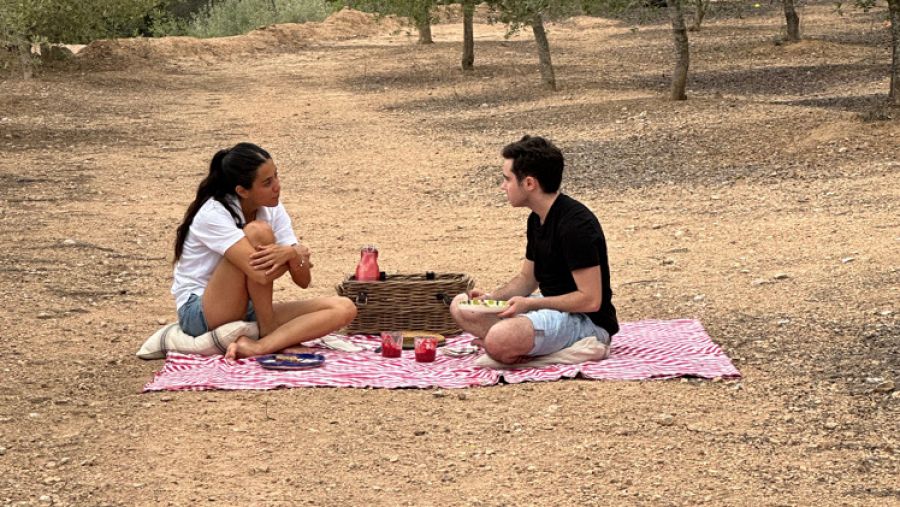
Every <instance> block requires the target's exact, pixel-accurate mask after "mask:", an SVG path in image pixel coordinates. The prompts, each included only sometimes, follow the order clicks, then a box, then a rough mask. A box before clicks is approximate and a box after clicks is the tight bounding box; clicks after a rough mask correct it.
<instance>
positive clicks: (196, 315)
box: [178, 294, 256, 336]
mask: <svg viewBox="0 0 900 507" xmlns="http://www.w3.org/2000/svg"><path fill="white" fill-rule="evenodd" d="M244 320H246V321H250V322H255V321H256V311H254V310H253V301H248V302H247V315H245V316H244ZM178 325H179V326H181V330H182V331H184V332H185V333H187V334H189V335H191V336H200V335H201V334H203V333H205V332H207V331H209V326H208V325H207V324H206V316H204V315H203V300H202V299H201V298H200V296H198V295H196V294H191V297H189V298H188V300H187V301H185V303H184V304H183V305H181V307H180V308H178Z"/></svg>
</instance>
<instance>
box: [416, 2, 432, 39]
mask: <svg viewBox="0 0 900 507" xmlns="http://www.w3.org/2000/svg"><path fill="white" fill-rule="evenodd" d="M416 28H418V29H419V44H434V39H433V38H432V37H431V2H422V10H421V11H420V12H419V13H418V14H417V15H416Z"/></svg>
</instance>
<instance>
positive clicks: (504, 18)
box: [488, 0, 559, 90]
mask: <svg viewBox="0 0 900 507" xmlns="http://www.w3.org/2000/svg"><path fill="white" fill-rule="evenodd" d="M558 3H559V2H556V3H554V4H551V1H550V0H491V1H489V2H488V5H490V6H491V7H492V8H494V9H496V10H497V12H498V20H499V21H501V22H503V23H506V24H507V25H508V26H509V31H510V33H512V32H515V31H518V30H520V29H521V28H522V27H525V26H530V27H531V31H532V33H533V34H534V42H535V44H536V45H537V53H538V61H539V62H540V69H541V82H542V83H543V85H544V86H546V87H547V88H549V89H551V90H556V76H555V74H554V71H553V61H552V60H551V58H550V40H549V39H548V38H547V30H546V29H545V28H544V16H545V15H546V13H547V12H548V11H549V10H550V9H551V7H555V6H557V4H558Z"/></svg>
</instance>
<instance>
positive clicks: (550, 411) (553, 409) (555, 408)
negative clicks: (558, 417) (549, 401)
mask: <svg viewBox="0 0 900 507" xmlns="http://www.w3.org/2000/svg"><path fill="white" fill-rule="evenodd" d="M558 411H559V405H550V406H549V407H547V413H548V414H555V413H556V412H558Z"/></svg>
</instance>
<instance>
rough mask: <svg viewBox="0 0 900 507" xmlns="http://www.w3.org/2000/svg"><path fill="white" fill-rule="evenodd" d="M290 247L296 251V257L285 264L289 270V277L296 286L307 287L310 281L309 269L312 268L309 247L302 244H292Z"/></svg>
mask: <svg viewBox="0 0 900 507" xmlns="http://www.w3.org/2000/svg"><path fill="white" fill-rule="evenodd" d="M291 248H293V249H294V251H295V252H296V253H297V258H296V259H293V260H291V261H290V262H288V264H287V266H288V270H290V272H291V279H292V280H294V283H295V284H297V286H298V287H300V288H303V289H305V288H307V287H309V282H310V281H312V273H310V271H309V270H310V269H312V267H313V265H312V262H310V261H309V257H310V252H309V248H306V247H305V246H303V245H294V246H292V247H291Z"/></svg>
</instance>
